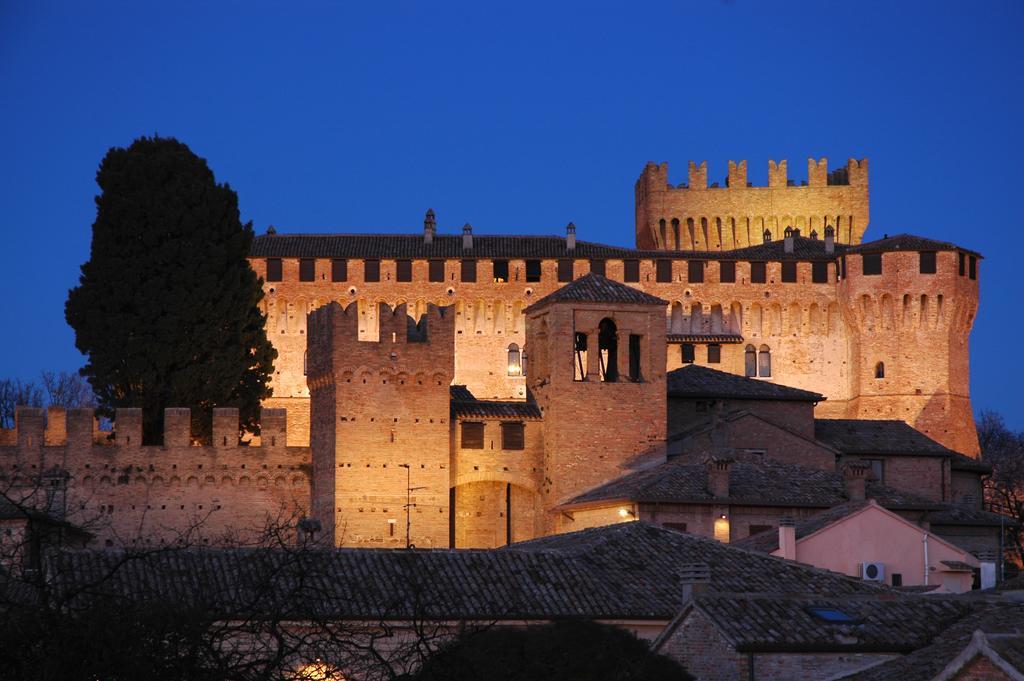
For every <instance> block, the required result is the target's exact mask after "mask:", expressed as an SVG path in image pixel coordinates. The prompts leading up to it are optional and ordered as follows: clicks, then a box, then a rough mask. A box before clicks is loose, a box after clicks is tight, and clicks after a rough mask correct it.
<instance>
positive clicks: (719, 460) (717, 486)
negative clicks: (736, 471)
mask: <svg viewBox="0 0 1024 681" xmlns="http://www.w3.org/2000/svg"><path fill="white" fill-rule="evenodd" d="M732 464H733V460H732V459H728V458H725V457H717V456H711V457H708V458H707V460H706V461H705V462H704V465H705V466H707V469H708V491H709V492H711V495H712V496H713V497H715V498H716V499H728V498H729V469H730V468H731V467H732Z"/></svg>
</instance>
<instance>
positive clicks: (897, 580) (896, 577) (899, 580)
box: [891, 572, 903, 586]
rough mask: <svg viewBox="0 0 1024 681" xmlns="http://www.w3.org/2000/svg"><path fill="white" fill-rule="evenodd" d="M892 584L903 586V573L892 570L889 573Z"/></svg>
mask: <svg viewBox="0 0 1024 681" xmlns="http://www.w3.org/2000/svg"><path fill="white" fill-rule="evenodd" d="M891 579H892V585H893V586H903V575H901V574H900V573H899V572H893V573H892V575H891Z"/></svg>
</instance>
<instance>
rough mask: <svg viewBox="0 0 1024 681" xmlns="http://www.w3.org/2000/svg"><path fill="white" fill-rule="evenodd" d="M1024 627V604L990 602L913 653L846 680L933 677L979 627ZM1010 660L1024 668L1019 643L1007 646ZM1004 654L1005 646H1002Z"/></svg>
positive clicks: (902, 680)
mask: <svg viewBox="0 0 1024 681" xmlns="http://www.w3.org/2000/svg"><path fill="white" fill-rule="evenodd" d="M1022 627H1024V604H1020V603H997V604H993V603H989V604H986V605H985V606H984V607H981V609H980V610H979V611H977V612H974V613H971V614H968V615H967V616H965V617H963V618H961V619H960V620H959V621H958V622H955V623H953V624H951V625H950V626H948V627H946V628H944V630H943V631H942V632H941V633H940V634H939V635H938V636H936V637H935V638H934V639H933V640H932V641H931V643H930V644H928V645H926V646H924V647H922V648H919V649H918V650H916V651H915V652H913V653H910V654H909V655H905V656H903V657H899V658H896V659H894V660H891V661H889V662H884V663H882V664H880V665H877V666H874V667H871V668H869V669H866V670H864V671H861V672H855V673H853V674H849V675H848V676H844V677H842V678H843V681H932V680H933V679H935V678H936V676H937V675H938V674H939V673H940V672H941V671H942V670H943V669H945V667H946V665H948V664H949V663H950V662H952V661H953V659H954V658H956V657H957V655H959V654H960V653H961V652H962V651H963V650H964V649H965V648H967V646H968V645H970V643H971V638H972V637H973V635H974V632H975V631H982V632H985V633H987V634H995V633H1015V634H1017V636H1016V637H1012V638H1018V637H1019V636H1020V635H1021V630H1022ZM1005 649H1006V650H1007V653H1008V655H1010V656H1011V657H1010V658H1009V661H1013V662H1014V664H1015V666H1016V667H1017V669H1018V670H1021V671H1022V672H1024V648H1022V647H1021V645H1020V644H1019V642H1018V643H1016V644H1015V645H1013V644H1011V645H1009V646H1006V647H1005ZM999 652H1000V654H1002V652H1003V649H999Z"/></svg>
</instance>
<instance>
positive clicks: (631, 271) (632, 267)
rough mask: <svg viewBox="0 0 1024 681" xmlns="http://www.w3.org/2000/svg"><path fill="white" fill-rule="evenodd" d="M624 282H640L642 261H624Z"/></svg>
mask: <svg viewBox="0 0 1024 681" xmlns="http://www.w3.org/2000/svg"><path fill="white" fill-rule="evenodd" d="M622 280H623V281H630V282H632V281H640V261H639V260H623V261H622Z"/></svg>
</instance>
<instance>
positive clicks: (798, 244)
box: [728, 236, 849, 261]
mask: <svg viewBox="0 0 1024 681" xmlns="http://www.w3.org/2000/svg"><path fill="white" fill-rule="evenodd" d="M847 248H849V246H845V245H843V244H839V243H837V244H835V251H834V252H833V253H826V252H825V242H824V240H821V239H810V238H808V237H805V236H795V237H793V252H792V253H787V252H786V242H785V240H784V239H778V240H775V241H769V242H766V243H760V244H756V245H754V246H747V247H746V248H737V249H735V250H732V251H728V254H729V258H730V259H732V260H775V261H780V260H825V261H832V260H835V259H836V258H838V257H839V256H840V255H842V254H843V253H844V252H845V250H846V249H847Z"/></svg>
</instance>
